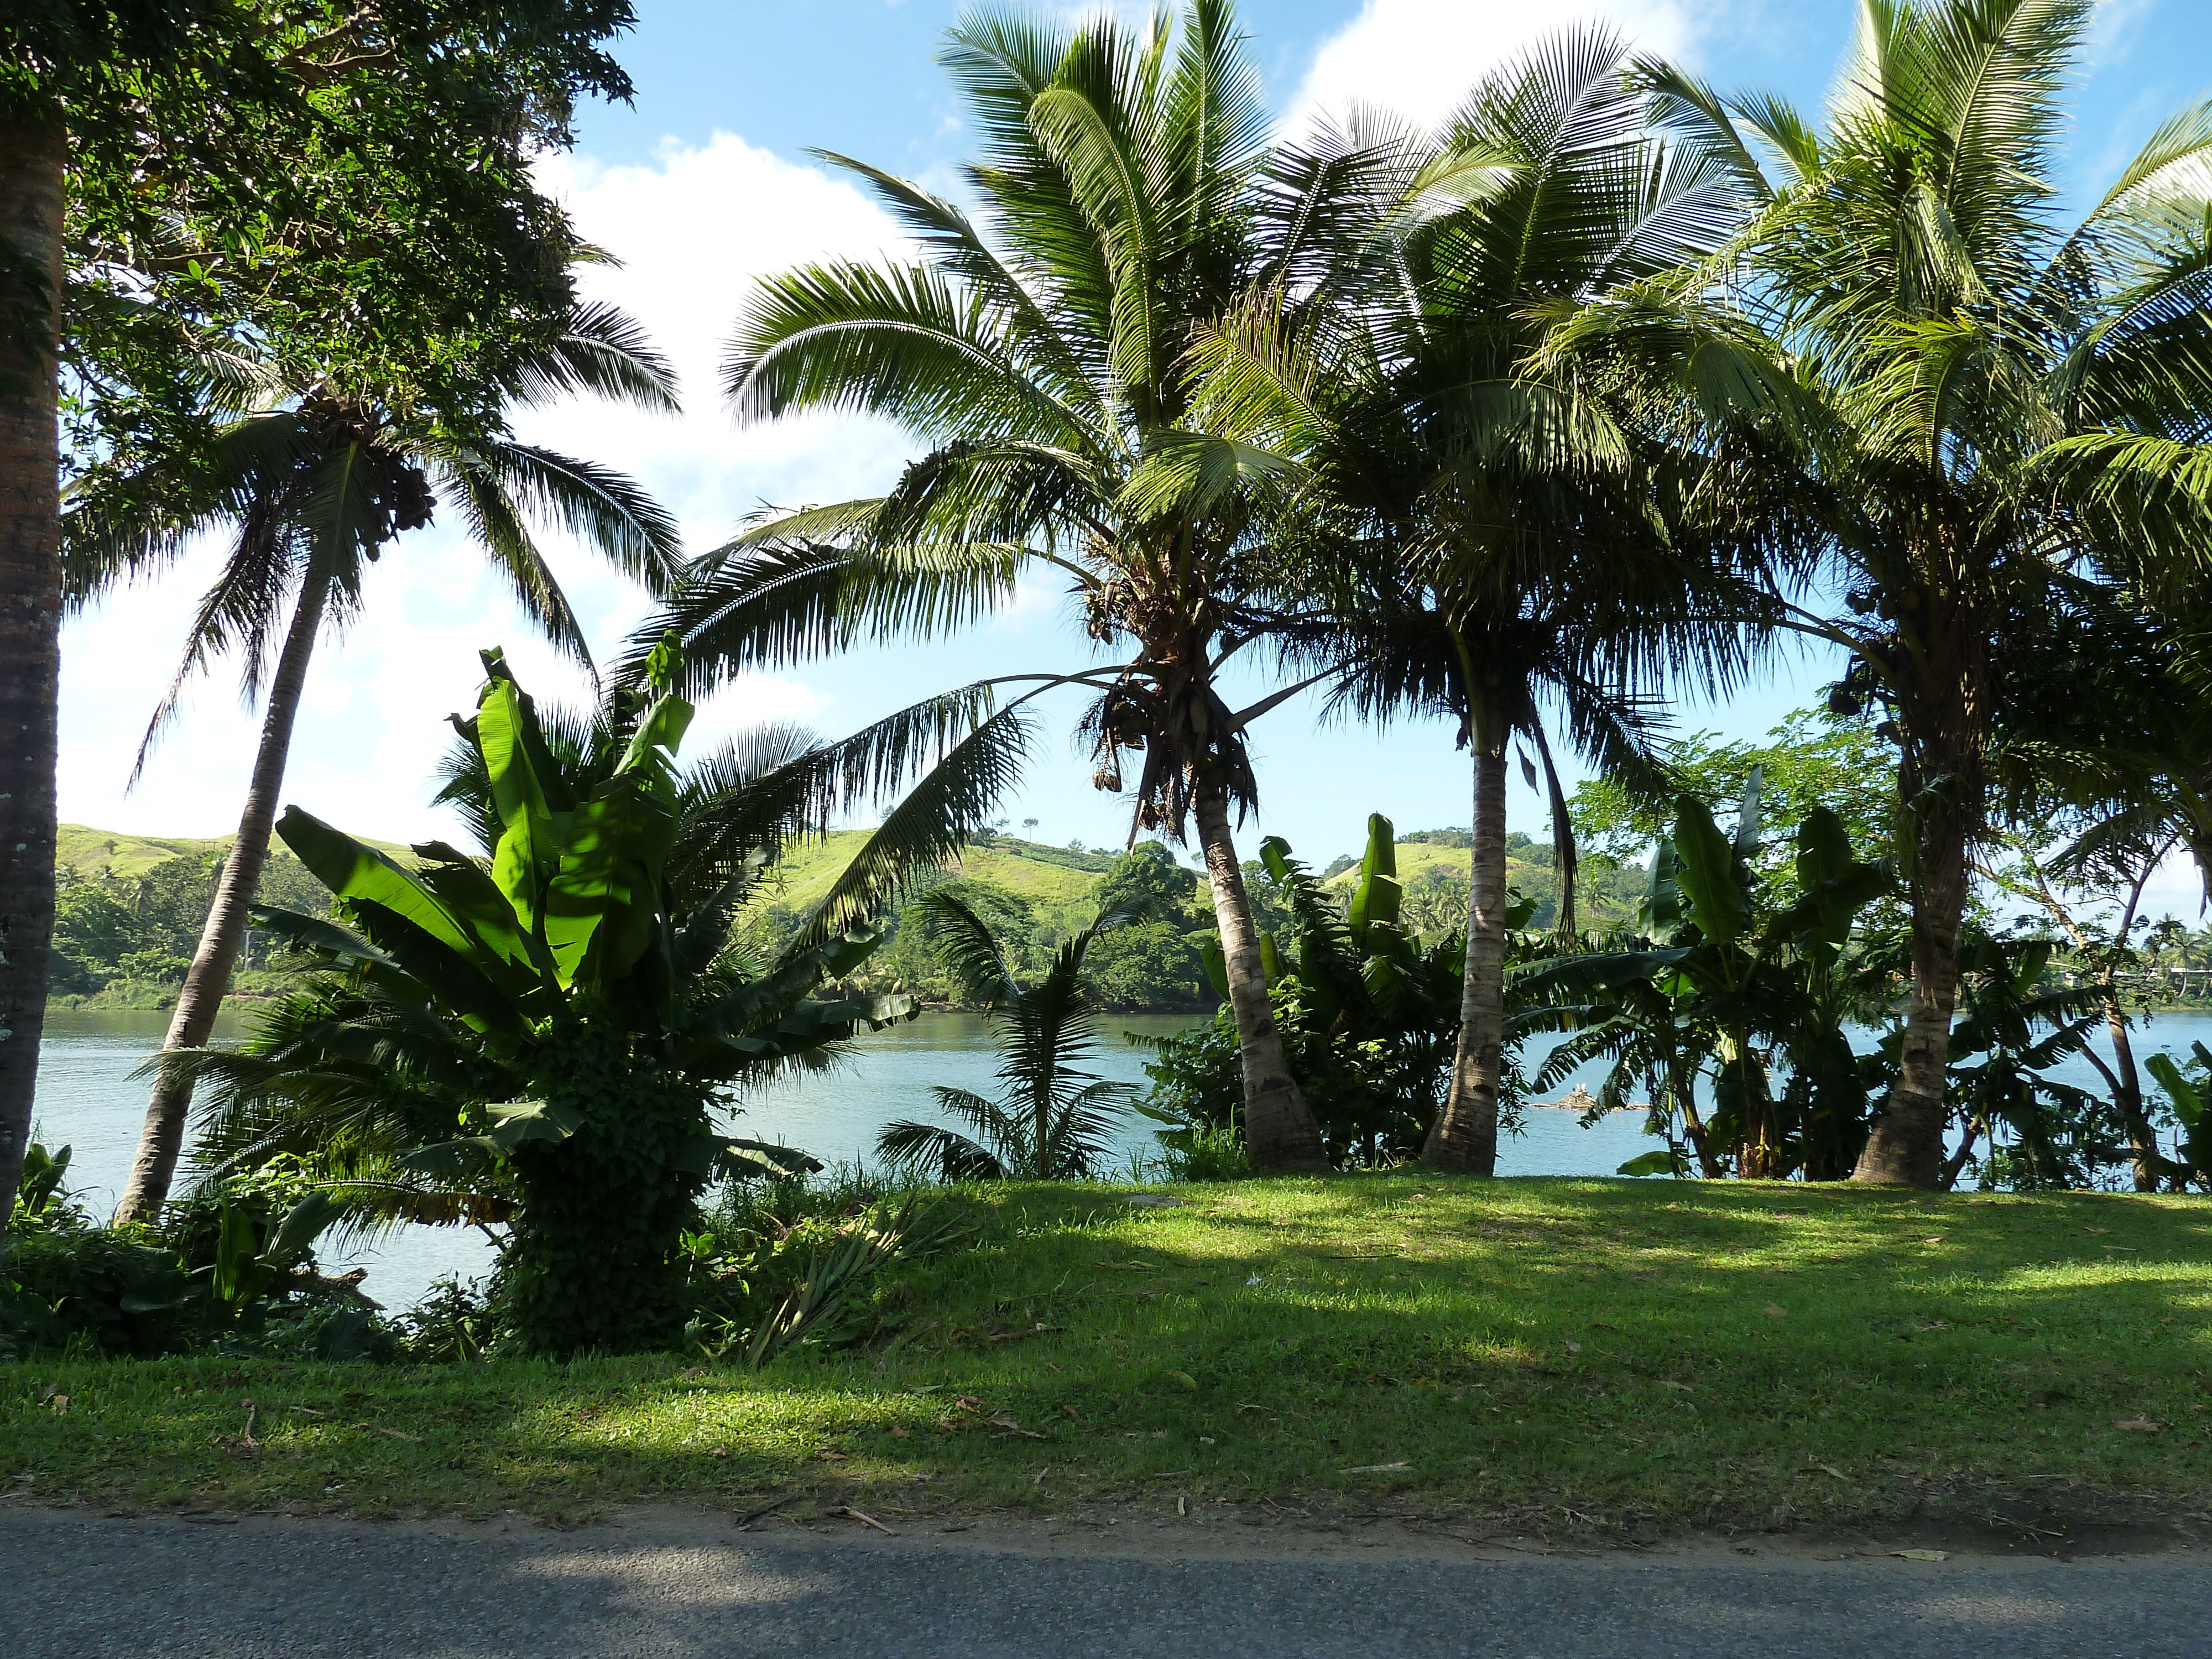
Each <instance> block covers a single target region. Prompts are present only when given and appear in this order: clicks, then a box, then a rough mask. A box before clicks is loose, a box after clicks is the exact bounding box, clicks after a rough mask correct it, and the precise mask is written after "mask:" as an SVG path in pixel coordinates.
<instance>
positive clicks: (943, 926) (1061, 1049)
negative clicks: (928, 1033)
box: [876, 888, 1135, 1181]
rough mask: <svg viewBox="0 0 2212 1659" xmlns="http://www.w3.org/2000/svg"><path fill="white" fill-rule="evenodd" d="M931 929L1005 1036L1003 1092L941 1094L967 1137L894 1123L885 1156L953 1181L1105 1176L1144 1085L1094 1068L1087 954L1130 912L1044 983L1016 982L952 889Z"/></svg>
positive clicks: (1086, 936)
mask: <svg viewBox="0 0 2212 1659" xmlns="http://www.w3.org/2000/svg"><path fill="white" fill-rule="evenodd" d="M920 908H921V922H922V925H923V927H926V928H927V929H928V931H929V934H930V937H931V939H932V940H933V942H934V943H935V944H936V945H937V947H938V949H939V951H941V952H943V953H944V955H945V957H946V958H947V959H948V960H949V961H950V963H951V967H952V970H953V973H954V975H955V977H956V978H957V980H958V981H959V983H960V987H961V991H962V993H963V995H964V996H965V997H966V998H967V1000H969V1001H970V1002H972V1003H974V1004H975V1005H976V1006H979V1007H981V1009H983V1010H984V1012H985V1017H986V1018H988V1019H989V1020H990V1021H991V1022H992V1023H993V1024H994V1025H996V1026H997V1028H998V1030H999V1050H1000V1060H999V1081H1000V1084H1001V1085H1003V1089H1002V1092H1001V1093H1000V1097H999V1098H998V1099H996V1100H989V1099H986V1098H985V1097H983V1096H981V1095H979V1094H977V1093H975V1091H973V1090H970V1089H948V1088H942V1087H940V1088H939V1089H937V1090H935V1091H933V1092H934V1093H935V1095H936V1097H937V1103H938V1105H939V1108H940V1109H943V1110H944V1111H945V1112H947V1113H949V1114H951V1115H952V1116H954V1117H957V1118H958V1119H959V1120H960V1121H963V1123H965V1124H967V1126H968V1127H969V1129H970V1130H971V1131H972V1132H973V1133H969V1134H963V1133H960V1132H959V1131H958V1130H957V1129H948V1128H945V1127H942V1126H940V1125H938V1124H934V1123H915V1122H910V1121H899V1122H896V1123H888V1124H885V1125H884V1131H883V1133H882V1134H880V1135H879V1136H878V1137H877V1139H876V1151H877V1152H878V1153H879V1154H880V1155H881V1156H882V1157H883V1158H884V1159H885V1160H886V1161H888V1162H889V1163H890V1164H892V1165H893V1166H895V1167H896V1168H898V1169H902V1170H908V1171H909V1172H911V1173H914V1174H917V1175H929V1176H934V1177H936V1178H937V1179H939V1180H941V1181H1010V1180H1019V1181H1080V1180H1083V1179H1085V1177H1087V1176H1093V1175H1096V1174H1097V1173H1098V1170H1099V1169H1100V1167H1101V1166H1102V1165H1103V1163H1104V1162H1105V1159H1106V1157H1107V1154H1108V1153H1109V1152H1110V1151H1111V1150H1112V1142H1111V1139H1110V1136H1111V1135H1112V1133H1113V1127H1114V1118H1115V1111H1116V1109H1117V1108H1119V1107H1121V1106H1125V1105H1126V1104H1127V1102H1128V1100H1129V1098H1130V1097H1131V1096H1132V1095H1133V1094H1134V1092H1135V1088H1134V1085H1130V1084H1127V1083H1113V1082H1109V1081H1105V1080H1103V1079H1099V1078H1097V1077H1096V1076H1094V1075H1093V1074H1092V1073H1089V1072H1086V1071H1085V1070H1084V1069H1083V1062H1084V1061H1085V1060H1087V1059H1088V1058H1089V1057H1090V1054H1091V1049H1092V1048H1095V1047H1096V1046H1097V1042H1098V1007H1097V1003H1096V1002H1095V1001H1093V1000H1092V999H1091V994H1090V992H1089V990H1088V988H1087V987H1085V985H1084V982H1083V963H1084V958H1085V957H1087V956H1088V955H1089V954H1090V951H1091V942H1092V941H1093V940H1094V939H1097V937H1098V936H1099V934H1101V933H1104V932H1105V931H1106V930H1107V929H1109V928H1111V927H1119V926H1120V925H1121V924H1122V923H1123V922H1125V921H1129V920H1131V917H1130V915H1129V913H1127V912H1126V911H1125V912H1120V913H1112V912H1109V914H1107V915H1102V916H1100V917H1099V918H1098V919H1097V921H1094V922H1092V923H1091V926H1089V927H1085V929H1083V930H1082V932H1080V933H1077V934H1076V935H1075V936H1074V937H1073V939H1069V940H1068V941H1067V942H1066V944H1064V945H1061V946H1060V949H1059V950H1058V951H1056V952H1054V956H1053V959H1052V965H1051V966H1050V967H1049V968H1048V969H1046V970H1045V972H1044V974H1043V975H1042V976H1041V977H1040V978H1038V979H1037V980H1036V981H1035V982H1033V983H1031V984H1028V985H1024V984H1023V983H1022V982H1021V981H1019V980H1018V979H1017V978H1016V977H1015V976H1014V972H1013V969H1012V967H1011V966H1009V965H1008V963H1007V962H1006V954H1005V952H1004V951H1001V950H1000V948H999V942H998V940H996V939H994V938H992V937H991V930H990V928H989V927H987V925H986V924H985V923H984V921H983V919H982V918H981V917H980V916H978V915H976V914H975V912H974V911H973V910H971V909H969V908H968V907H967V906H966V905H964V904H963V903H962V902H960V901H959V900H958V899H957V898H956V897H955V896H953V895H952V894H951V893H950V892H948V891H946V890H944V889H943V888H939V890H937V891H935V892H933V893H930V894H927V895H925V896H923V898H922V899H921V905H920Z"/></svg>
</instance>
